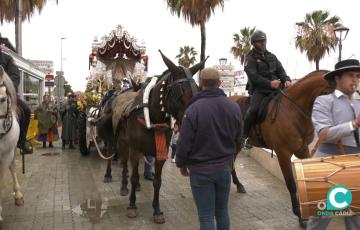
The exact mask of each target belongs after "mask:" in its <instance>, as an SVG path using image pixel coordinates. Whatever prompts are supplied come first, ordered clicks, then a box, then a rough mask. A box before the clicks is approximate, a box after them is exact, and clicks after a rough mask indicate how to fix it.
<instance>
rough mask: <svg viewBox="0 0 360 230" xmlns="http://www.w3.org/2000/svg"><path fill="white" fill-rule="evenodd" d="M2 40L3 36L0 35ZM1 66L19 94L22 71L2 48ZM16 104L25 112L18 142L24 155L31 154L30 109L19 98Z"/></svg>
mask: <svg viewBox="0 0 360 230" xmlns="http://www.w3.org/2000/svg"><path fill="white" fill-rule="evenodd" d="M0 39H1V34H0ZM0 65H1V66H2V67H3V68H4V70H5V72H6V73H7V74H8V75H9V77H10V79H11V80H12V82H13V84H14V87H15V89H16V92H18V86H19V84H20V71H19V69H18V67H17V66H16V64H15V61H14V59H13V58H12V57H11V56H10V55H8V54H5V53H3V52H2V49H1V48H0ZM16 103H17V105H18V107H20V108H21V110H22V111H23V117H22V118H21V119H20V121H19V123H20V135H19V141H18V147H19V148H20V149H21V150H22V153H24V154H31V153H32V152H33V149H32V146H31V144H30V143H29V142H27V141H26V133H27V130H28V127H29V123H30V113H31V111H30V108H29V107H28V105H27V104H26V103H25V102H24V101H22V100H21V99H20V98H19V95H18V96H17V99H16Z"/></svg>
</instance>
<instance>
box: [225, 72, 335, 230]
mask: <svg viewBox="0 0 360 230" xmlns="http://www.w3.org/2000/svg"><path fill="white" fill-rule="evenodd" d="M327 72H328V71H324V70H320V71H314V72H311V73H309V74H308V75H307V76H305V77H304V78H302V79H301V80H299V81H298V82H296V83H295V84H294V85H292V86H291V87H289V88H287V89H286V90H284V91H281V93H280V94H278V95H277V96H275V98H273V99H272V100H271V101H270V103H269V107H268V111H267V114H266V118H265V120H264V121H263V122H262V123H261V124H258V125H256V126H254V127H252V129H251V132H250V141H251V143H252V145H254V146H256V147H263V148H268V149H272V150H274V151H275V152H276V155H277V157H278V162H279V165H280V168H281V172H282V174H283V176H284V179H285V182H286V187H287V189H288V191H289V193H290V197H291V204H292V211H293V213H294V214H295V215H296V216H298V217H299V221H300V224H302V223H303V220H302V219H301V216H300V206H299V202H298V200H297V196H296V184H295V180H294V175H293V172H292V166H291V157H292V155H293V154H294V155H295V156H296V157H297V158H300V159H304V158H307V157H309V156H310V155H309V147H308V145H309V144H310V143H311V142H312V141H313V139H314V127H313V124H312V121H311V112H312V107H313V104H314V101H315V99H316V97H318V96H320V95H323V94H329V93H331V92H333V91H334V89H335V86H334V85H331V84H329V83H328V82H327V81H326V80H325V79H324V74H325V73H327ZM230 99H231V100H233V101H235V102H237V103H238V104H239V106H240V108H241V111H242V114H245V113H246V104H247V103H248V99H249V97H239V96H233V97H230ZM257 133H261V135H262V137H263V140H264V142H262V141H259V140H258V138H257ZM241 148H242V146H241V145H239V146H237V149H238V150H240V149H241ZM237 152H238V151H237ZM232 175H233V178H236V179H235V180H237V181H238V179H237V175H236V172H235V168H234V169H233V172H232Z"/></svg>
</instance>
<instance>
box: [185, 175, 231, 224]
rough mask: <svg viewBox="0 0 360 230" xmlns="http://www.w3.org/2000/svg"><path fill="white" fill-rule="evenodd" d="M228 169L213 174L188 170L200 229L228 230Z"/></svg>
mask: <svg viewBox="0 0 360 230" xmlns="http://www.w3.org/2000/svg"><path fill="white" fill-rule="evenodd" d="M230 182H231V174H230V169H224V170H222V171H219V172H216V173H213V174H200V173H196V172H190V185H191V190H192V194H193V197H194V200H195V203H196V207H197V210H198V216H199V221H200V230H215V222H214V217H215V219H216V229H217V230H229V229H230V219H229V213H228V201H229V191H230Z"/></svg>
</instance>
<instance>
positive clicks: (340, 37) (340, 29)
mask: <svg viewBox="0 0 360 230" xmlns="http://www.w3.org/2000/svg"><path fill="white" fill-rule="evenodd" d="M348 32H349V28H347V27H345V26H344V25H342V24H339V25H338V26H337V27H336V28H335V29H334V33H335V36H336V38H337V39H338V40H339V60H338V61H341V50H342V41H344V40H345V38H346V36H347V34H348ZM343 33H345V35H344V37H343Z"/></svg>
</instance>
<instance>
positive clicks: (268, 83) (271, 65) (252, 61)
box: [244, 30, 291, 148]
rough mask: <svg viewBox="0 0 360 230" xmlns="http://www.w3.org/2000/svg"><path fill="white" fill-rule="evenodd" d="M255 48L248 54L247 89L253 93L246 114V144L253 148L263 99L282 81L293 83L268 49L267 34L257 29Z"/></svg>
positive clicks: (288, 83)
mask: <svg viewBox="0 0 360 230" xmlns="http://www.w3.org/2000/svg"><path fill="white" fill-rule="evenodd" d="M251 44H252V45H253V49H252V50H251V51H250V53H249V54H248V55H247V56H246V61H245V72H246V74H247V76H248V82H247V85H246V89H247V90H248V92H249V95H251V99H250V107H249V109H248V111H247V112H246V115H245V124H244V140H245V142H244V144H245V147H247V148H251V145H250V143H249V141H248V137H249V134H250V130H251V127H252V125H253V124H254V123H255V122H256V118H257V115H258V111H259V108H260V104H261V102H262V100H263V99H264V98H265V97H266V96H268V95H269V94H271V93H272V92H274V91H275V90H277V89H278V88H279V87H280V83H284V84H285V87H289V86H290V85H291V80H290V78H289V77H288V76H287V75H286V72H285V70H284V68H283V67H282V65H281V63H280V61H279V60H278V59H277V58H276V56H275V55H274V54H272V53H270V52H269V51H267V49H266V34H265V33H264V32H262V31H261V30H256V31H255V32H254V33H253V34H252V36H251Z"/></svg>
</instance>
